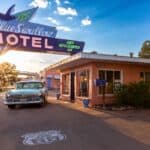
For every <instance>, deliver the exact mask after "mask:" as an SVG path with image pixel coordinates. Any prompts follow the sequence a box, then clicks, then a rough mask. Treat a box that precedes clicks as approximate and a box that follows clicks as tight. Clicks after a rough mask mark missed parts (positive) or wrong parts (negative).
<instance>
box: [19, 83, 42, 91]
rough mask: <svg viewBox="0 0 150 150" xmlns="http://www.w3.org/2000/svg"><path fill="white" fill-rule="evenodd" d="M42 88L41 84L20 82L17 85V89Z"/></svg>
mask: <svg viewBox="0 0 150 150" xmlns="http://www.w3.org/2000/svg"><path fill="white" fill-rule="evenodd" d="M43 87H44V84H43V83H42V82H21V83H17V85H16V88H17V89H41V88H43Z"/></svg>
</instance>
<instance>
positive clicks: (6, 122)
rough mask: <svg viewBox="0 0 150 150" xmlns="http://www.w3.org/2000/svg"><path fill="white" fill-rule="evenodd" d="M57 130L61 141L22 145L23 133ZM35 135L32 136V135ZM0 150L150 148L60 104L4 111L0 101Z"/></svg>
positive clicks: (130, 149)
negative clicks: (63, 136) (60, 134)
mask: <svg viewBox="0 0 150 150" xmlns="http://www.w3.org/2000/svg"><path fill="white" fill-rule="evenodd" d="M44 131H60V132H61V133H62V134H63V135H65V139H63V140H56V141H54V142H52V143H49V144H38V145H30V144H29V145H25V144H24V143H23V140H24V139H23V138H22V137H21V136H22V135H24V134H27V133H32V134H34V133H39V132H40V133H41V132H44ZM34 136H35V135H34ZM0 149H1V150H28V149H29V150H31V149H32V150H149V149H150V146H149V145H146V144H143V143H140V142H139V141H136V140H135V139H133V138H131V137H128V136H126V135H124V134H122V133H121V132H119V131H118V130H117V129H115V128H113V126H111V125H109V124H107V123H105V122H104V121H103V119H100V118H97V117H96V116H91V115H89V114H85V113H83V112H81V111H77V110H73V109H71V108H68V107H65V106H63V105H60V104H59V103H58V104H57V103H52V104H48V105H47V106H45V107H42V108H40V107H36V106H29V107H19V108H17V109H14V110H10V109H8V108H7V107H6V106H4V105H3V103H2V100H0Z"/></svg>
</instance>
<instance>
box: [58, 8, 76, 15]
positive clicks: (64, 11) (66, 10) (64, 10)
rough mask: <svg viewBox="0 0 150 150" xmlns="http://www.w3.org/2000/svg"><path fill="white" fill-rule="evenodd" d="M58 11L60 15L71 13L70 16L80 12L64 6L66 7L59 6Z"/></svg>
mask: <svg viewBox="0 0 150 150" xmlns="http://www.w3.org/2000/svg"><path fill="white" fill-rule="evenodd" d="M57 13H58V14H59V15H64V16H65V15H70V16H77V15H78V13H77V11H76V9H73V8H70V7H69V8H64V7H57Z"/></svg>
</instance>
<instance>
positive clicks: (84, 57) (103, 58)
mask: <svg viewBox="0 0 150 150" xmlns="http://www.w3.org/2000/svg"><path fill="white" fill-rule="evenodd" d="M91 62H108V63H128V64H141V65H149V66H150V59H145V58H138V57H133V58H130V57H127V56H116V55H104V54H91V53H78V54H75V55H73V56H71V57H68V58H66V59H64V60H62V61H59V62H58V63H55V64H53V65H50V66H49V67H48V68H46V69H47V70H49V69H59V70H64V69H69V68H73V67H78V66H81V65H85V64H89V63H91Z"/></svg>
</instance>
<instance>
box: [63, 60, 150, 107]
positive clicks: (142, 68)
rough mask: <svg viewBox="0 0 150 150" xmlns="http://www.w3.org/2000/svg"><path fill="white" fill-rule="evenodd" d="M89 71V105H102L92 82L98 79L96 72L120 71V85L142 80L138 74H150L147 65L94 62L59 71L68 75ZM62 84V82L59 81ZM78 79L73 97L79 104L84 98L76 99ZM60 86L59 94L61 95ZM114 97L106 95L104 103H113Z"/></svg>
mask: <svg viewBox="0 0 150 150" xmlns="http://www.w3.org/2000/svg"><path fill="white" fill-rule="evenodd" d="M83 69H89V71H90V80H89V97H88V98H89V99H90V100H91V105H95V104H102V103H103V99H102V96H101V95H99V94H98V87H96V86H95V84H94V80H95V79H97V78H98V70H103V69H104V70H115V71H121V74H122V75H121V76H122V83H124V84H128V83H130V82H136V81H140V80H142V78H141V77H140V72H150V66H148V65H140V64H129V63H126V64H125V63H124V64H123V63H113V62H108V63H103V62H101V63H100V62H97V63H96V62H95V63H90V64H86V65H82V66H80V67H76V68H70V69H67V70H61V73H62V74H66V73H70V72H77V71H79V70H83ZM61 82H62V81H61ZM77 84H78V79H77V76H75V97H76V101H79V102H81V100H82V99H84V97H78V96H77V95H78V85H77ZM62 88H63V86H61V94H62ZM62 99H63V100H70V96H69V95H68V96H63V94H62ZM113 100H114V97H113V95H106V98H105V101H106V103H113Z"/></svg>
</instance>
